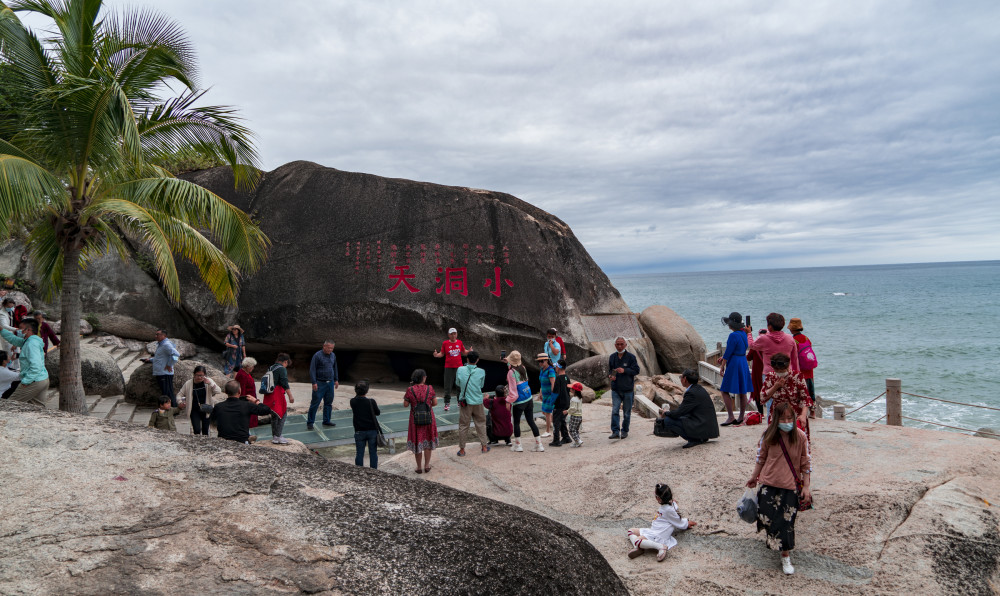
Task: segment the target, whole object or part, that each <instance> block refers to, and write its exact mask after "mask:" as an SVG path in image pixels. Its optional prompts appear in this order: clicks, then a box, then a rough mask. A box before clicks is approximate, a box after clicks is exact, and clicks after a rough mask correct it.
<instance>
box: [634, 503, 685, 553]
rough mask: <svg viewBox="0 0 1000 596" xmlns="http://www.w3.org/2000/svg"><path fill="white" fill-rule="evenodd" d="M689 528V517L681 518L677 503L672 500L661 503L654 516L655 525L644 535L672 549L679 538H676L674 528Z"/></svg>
mask: <svg viewBox="0 0 1000 596" xmlns="http://www.w3.org/2000/svg"><path fill="white" fill-rule="evenodd" d="M686 529H688V520H687V518H684V519H681V516H680V515H679V514H678V513H677V503H676V502H674V501H671V502H669V503H666V504H664V505H660V509H659V511H657V512H656V517H655V518H653V525H652V526H651V527H650V528H648V529H647V530H645V531H644V532H643V533H642V535H643V537H645V538H649V539H650V540H652V541H654V542H659V543H660V544H662V545H663V546H665V547H667V548H668V549H671V548H673V547H675V546H677V539H676V538H674V536H673V534H674V530H686Z"/></svg>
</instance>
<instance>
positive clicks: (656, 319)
mask: <svg viewBox="0 0 1000 596" xmlns="http://www.w3.org/2000/svg"><path fill="white" fill-rule="evenodd" d="M639 324H640V325H642V330H643V331H644V332H645V333H646V335H648V336H649V338H650V339H651V340H652V342H653V345H654V346H655V347H656V355H657V358H658V360H659V362H660V366H661V368H663V370H665V371H667V372H675V373H676V372H681V371H683V370H684V369H685V368H693V369H695V370H697V369H698V361H699V360H704V359H705V341H704V340H703V339H702V338H701V336H700V335H698V332H697V331H695V330H694V327H692V326H691V324H690V323H688V322H687V321H685V320H684V318H683V317H681V316H680V315H678V314H677V313H675V312H674V311H673V310H671V309H670V308H668V307H666V306H662V305H659V304H657V305H653V306H650V307H648V308H647V309H646V310H644V311H642V314H641V315H639Z"/></svg>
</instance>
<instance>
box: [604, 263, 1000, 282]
mask: <svg viewBox="0 0 1000 596" xmlns="http://www.w3.org/2000/svg"><path fill="white" fill-rule="evenodd" d="M974 263H998V264H1000V259H979V260H964V261H919V262H906V263H871V264H866V265H820V266H809V267H767V268H760V267H757V268H753V269H673V270H662V271H643V272H630V271H627V270H621V271H615V270H610V271H607V270H606V271H605V274H607V276H608V277H609V278H612V277H631V276H655V275H662V274H668V273H669V274H673V273H753V272H758V271H760V272H764V271H812V270H817V269H847V268H879V267H907V266H914V267H916V266H922V265H964V264H974Z"/></svg>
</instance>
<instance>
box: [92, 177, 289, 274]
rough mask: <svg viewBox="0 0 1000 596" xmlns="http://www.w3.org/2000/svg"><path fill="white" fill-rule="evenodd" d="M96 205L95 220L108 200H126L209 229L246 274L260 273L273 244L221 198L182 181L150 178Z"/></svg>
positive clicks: (115, 190)
mask: <svg viewBox="0 0 1000 596" xmlns="http://www.w3.org/2000/svg"><path fill="white" fill-rule="evenodd" d="M103 195H104V197H106V198H99V199H96V200H95V201H94V203H93V207H92V212H93V213H94V216H98V215H97V214H98V213H99V212H100V210H102V209H103V208H104V207H103V205H104V203H105V202H106V201H109V200H125V201H129V202H133V203H135V204H137V205H141V206H142V207H144V208H146V209H149V210H150V211H156V212H158V213H162V214H164V215H165V216H168V217H170V218H173V219H176V220H178V221H180V222H183V223H184V224H186V225H190V226H193V227H195V228H200V229H206V230H207V231H208V232H209V233H210V234H211V236H212V239H213V240H215V241H216V242H217V243H218V244H219V247H220V249H221V251H222V253H223V254H225V255H226V256H227V258H229V259H230V260H232V261H233V262H234V263H235V264H236V266H237V267H238V268H239V269H240V270H243V271H248V272H255V271H257V270H259V269H260V267H261V265H263V263H264V259H265V257H266V256H267V249H268V247H269V245H270V241H269V240H268V239H267V236H266V235H264V233H263V232H262V231H261V230H260V228H259V227H258V226H257V225H256V224H255V223H253V221H252V220H251V219H250V216H249V215H247V214H246V213H244V212H243V211H241V210H240V209H238V208H236V207H235V206H234V205H232V204H230V203H228V202H227V201H225V200H224V199H222V197H220V196H219V195H217V194H215V193H213V192H211V191H210V190H208V189H206V188H204V187H201V186H198V185H197V184H194V183H193V182H189V181H187V180H182V179H179V178H173V177H170V176H167V177H159V178H157V177H151V178H143V179H139V180H131V181H128V182H123V183H121V184H119V185H117V186H115V187H110V188H105V189H103Z"/></svg>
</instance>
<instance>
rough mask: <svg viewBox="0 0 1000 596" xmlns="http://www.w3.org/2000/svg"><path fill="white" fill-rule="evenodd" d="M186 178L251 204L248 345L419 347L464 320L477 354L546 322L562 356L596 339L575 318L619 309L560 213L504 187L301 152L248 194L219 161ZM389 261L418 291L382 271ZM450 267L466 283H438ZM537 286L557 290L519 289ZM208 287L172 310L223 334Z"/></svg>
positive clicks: (528, 338)
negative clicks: (339, 166)
mask: <svg viewBox="0 0 1000 596" xmlns="http://www.w3.org/2000/svg"><path fill="white" fill-rule="evenodd" d="M186 177H187V178H188V179H190V180H193V181H194V182H196V183H198V184H200V185H202V186H204V187H206V188H209V189H210V190H213V191H214V192H216V193H218V194H220V195H221V196H222V197H223V198H225V199H227V200H229V201H230V202H232V203H233V204H235V205H237V206H239V207H240V208H242V209H244V210H245V211H247V212H249V213H251V214H253V216H254V217H255V218H257V219H258V220H259V221H260V222H262V226H263V229H264V231H265V232H266V233H267V234H268V236H269V237H270V238H271V240H272V242H273V247H272V249H271V254H270V258H269V259H268V261H267V263H266V265H265V266H264V268H263V270H262V271H260V273H259V274H257V275H256V276H253V277H250V278H248V279H246V280H245V282H244V283H243V286H242V291H241V293H240V303H239V322H240V324H241V325H243V326H244V327H245V328H246V330H247V336H248V337H249V338H251V340H252V341H254V342H259V343H263V344H267V345H272V346H277V345H280V346H290V345H292V346H309V347H313V346H317V345H320V344H321V343H322V342H323V340H324V339H327V338H328V337H333V338H334V339H336V340H337V345H338V347H339V348H341V349H350V350H419V351H427V350H429V349H430V348H432V347H434V345H433V342H431V345H428V343H429V342H428V338H429V337H430V338H435V340H436V341H437V342H440V340H438V339H437V338H439V337H443V335H444V333H443V331H444V330H445V329H447V328H448V327H450V326H452V325H456V324H457V323H459V322H463V321H464V322H468V323H467V324H466V325H461V324H457V326H458V327H461V329H459V331H460V336H461V337H462V338H463V340H464V341H465V342H466V343H468V344H470V345H474V346H475V347H476V348H477V349H478V350H479V351H480V353H481V354H499V352H500V350H508V351H509V350H511V349H520V350H521V351H523V352H524V353H526V354H531V353H534V352H537V351H538V348H537V346H540V345H541V342H542V340H543V337H542V333H541V330H544V329H546V328H548V327H553V326H554V327H557V328H558V329H559V330H560V333H561V335H562V337H563V339H564V340H565V342H566V345H567V350H568V352H569V356H570V360H573V359H577V358H581V357H583V356H586V355H587V354H588V353H590V349H591V348H590V342H591V341H600V340H602V339H605V338H600V337H588V335H587V334H586V332H585V330H584V326H583V321H582V318H581V315H589V314H592V313H593V314H602V315H606V314H613V313H620V314H625V313H628V312H629V311H628V307H627V306H626V305H625V302H624V301H623V300H622V299H621V296H620V295H619V293H618V291H617V290H615V289H614V287H613V286H612V285H611V283H610V281H609V280H608V278H607V276H606V275H605V274H604V272H603V271H601V269H600V268H599V267H598V266H597V265H596V263H594V261H593V260H592V259H591V258H590V255H589V254H587V251H586V250H585V249H584V248H583V246H582V245H581V244H580V242H579V241H578V240H577V239H576V237H575V236H574V235H573V232H572V231H571V230H570V228H569V227H568V226H567V225H566V224H565V223H563V222H562V221H560V220H559V219H558V218H556V217H555V216H553V215H551V214H549V213H546V212H545V211H542V210H541V209H538V208H537V207H534V206H532V205H530V204H528V203H526V202H524V201H522V200H520V199H518V198H516V197H513V196H511V195H508V194H504V193H500V192H492V191H485V190H475V189H468V188H459V187H451V186H441V185H438V184H431V183H426V182H414V181H411V180H400V179H392V178H382V177H379V176H374V175H370V174H360V173H353V172H343V171H340V170H336V169H333V168H326V167H322V166H320V165H317V164H314V163H309V162H302V161H300V162H292V163H290V164H287V165H284V166H282V167H280V168H278V169H277V170H275V171H273V172H269V173H267V174H266V175H265V176H264V179H263V181H262V183H261V184H260V186H259V187H258V189H257V190H256V192H255V193H254V195H253V197H252V198H250V197H244V196H241V195H238V194H237V193H236V192H235V191H234V189H233V182H232V173H231V172H230V171H229V170H228V169H227V168H216V169H213V170H206V171H202V172H197V173H194V174H190V175H186ZM358 205H364V206H365V208H364V209H358V208H357V206H358ZM316 246H325V247H327V249H326V250H323V251H320V252H318V253H317V252H316V251H315V249H314V247H316ZM491 247H492V248H491ZM407 252H409V255H407ZM438 256H439V257H440V263H439V262H438V260H439V259H438ZM567 262H571V263H573V268H572V271H570V270H568V269H567V268H566V267H565V263H567ZM397 266H398V267H408V268H407V269H406V271H405V274H407V275H413V276H414V277H412V278H406V279H405V281H406V283H407V284H409V285H410V286H411V287H412V288H415V289H416V290H419V291H416V292H413V291H410V290H409V289H407V287H406V285H405V284H403V283H402V282H403V281H404V280H402V279H400V278H398V277H397V278H396V279H393V278H390V275H397V276H398V273H397V269H396V267H397ZM449 267H453V268H456V269H461V268H465V272H466V278H465V281H466V283H465V285H464V287H459V286H462V284H461V283H458V282H460V280H461V272H460V271H456V272H453V276H454V277H453V278H452V279H455V280H456V284H455V285H449V284H447V283H446V282H447V280H448V279H449V277H448V272H447V271H446V269H447V268H449ZM439 268H440V269H441V270H440V271H439ZM497 268H498V269H499V273H497V272H496V271H495V269H497ZM186 279H191V278H190V276H187V277H186ZM270 280H281V282H280V285H281V287H282V291H280V292H276V291H274V287H275V282H273V281H270ZM507 280H509V282H508V281H507ZM581 280H582V281H581ZM397 281H399V282H400V283H399V285H398V287H396V288H395V290H394V291H392V292H390V291H389V290H390V289H392V288H393V287H394V286H396V282H397ZM543 285H544V286H546V287H558V288H565V291H556V292H542V293H537V292H532V291H531V290H532V288H538V287H541V286H543ZM497 293H499V296H497V295H496V294H497ZM206 295H207V294H206V290H205V289H204V288H203V286H201V285H200V284H193V285H192V286H191V287H190V288H186V291H185V292H184V298H183V300H184V308H185V310H186V311H187V312H188V313H189V314H191V315H192V316H193V317H194V318H195V320H197V321H198V322H199V323H200V324H201V325H202V326H203V327H204V328H205V329H208V330H210V331H212V332H213V333H215V334H216V336H217V337H219V338H221V337H222V333H223V331H224V329H225V326H226V325H228V324H232V321H233V320H234V319H233V313H227V312H224V311H222V310H220V309H219V307H218V305H217V304H215V303H214V301H211V300H207V299H205V296H206ZM471 313H476V314H475V316H470V315H471Z"/></svg>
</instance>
